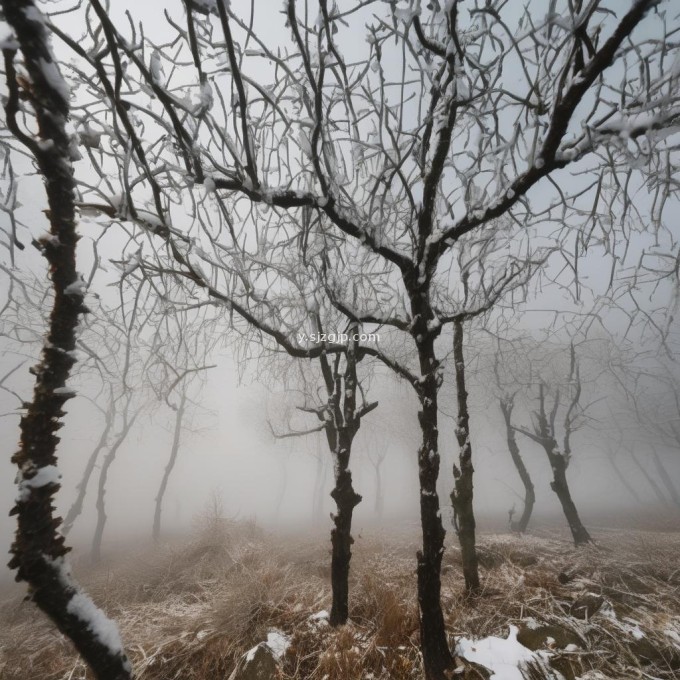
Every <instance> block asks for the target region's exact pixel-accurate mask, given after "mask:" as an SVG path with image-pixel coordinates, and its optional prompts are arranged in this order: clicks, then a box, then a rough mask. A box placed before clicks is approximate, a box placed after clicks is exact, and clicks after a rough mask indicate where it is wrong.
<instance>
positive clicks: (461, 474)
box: [451, 318, 480, 593]
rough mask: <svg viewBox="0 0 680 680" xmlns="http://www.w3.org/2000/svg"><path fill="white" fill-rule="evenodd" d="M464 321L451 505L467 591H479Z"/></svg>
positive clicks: (458, 328)
mask: <svg viewBox="0 0 680 680" xmlns="http://www.w3.org/2000/svg"><path fill="white" fill-rule="evenodd" d="M463 339H464V333H463V320H462V318H458V319H456V320H455V321H454V323H453V361H454V366H455V374H456V397H457V401H458V422H457V426H456V439H457V440H458V465H455V464H454V466H453V478H454V487H453V490H452V491H451V505H452V506H453V517H454V524H455V527H456V532H457V533H458V541H459V543H460V550H461V557H462V560H463V576H464V577H465V590H466V591H467V592H468V593H474V592H477V591H478V590H479V588H480V583H479V567H478V564H477V549H476V547H475V542H476V537H475V528H476V526H475V514H474V508H473V498H474V484H473V475H474V467H473V465H472V443H471V440H470V411H469V409H468V393H467V387H466V384H465V354H464V351H463Z"/></svg>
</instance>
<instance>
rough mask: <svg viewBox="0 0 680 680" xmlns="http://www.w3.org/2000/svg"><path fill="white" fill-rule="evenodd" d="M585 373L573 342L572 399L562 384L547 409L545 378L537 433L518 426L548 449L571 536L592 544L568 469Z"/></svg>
mask: <svg viewBox="0 0 680 680" xmlns="http://www.w3.org/2000/svg"><path fill="white" fill-rule="evenodd" d="M581 390H582V385H581V375H580V371H579V365H578V361H577V358H576V349H575V347H574V343H573V342H572V343H571V344H570V345H569V376H568V379H567V395H568V401H567V402H565V404H563V403H562V396H563V393H562V392H561V390H560V387H559V386H556V387H555V388H554V390H553V403H552V406H551V407H550V412H548V410H547V404H546V402H547V396H548V395H547V394H546V392H547V389H546V385H545V383H544V382H543V381H541V382H539V384H538V410H537V411H534V414H533V416H534V427H533V432H532V431H529V430H528V429H526V428H522V427H516V428H515V429H516V430H517V431H518V432H521V433H522V434H524V435H526V436H527V437H529V438H530V439H533V440H534V441H535V442H537V443H538V444H540V445H541V446H542V447H543V450H544V451H545V454H546V456H547V457H548V461H549V462H550V467H551V469H552V474H553V479H552V482H550V488H551V489H552V490H553V491H554V492H555V494H556V495H557V498H558V499H559V501H560V504H561V506H562V511H563V512H564V516H565V517H566V519H567V523H568V524H569V529H570V530H571V535H572V537H573V539H574V543H575V544H576V545H583V544H584V543H589V542H590V541H591V540H592V539H591V538H590V534H589V533H588V530H587V529H586V528H585V526H583V523H582V522H581V518H580V517H579V514H578V511H577V509H576V505H575V504H574V501H573V499H572V497H571V491H570V490H569V483H568V481H567V468H568V467H569V462H570V460H571V437H572V435H573V433H574V430H575V429H576V427H577V419H578V418H579V417H580V416H581V415H582V410H581V405H580V400H581ZM560 406H563V407H565V406H566V407H565V408H564V410H565V414H564V420H563V429H564V436H563V444H562V449H561V450H560V447H559V445H558V443H557V439H556V437H557V430H556V421H557V415H558V411H559V408H560Z"/></svg>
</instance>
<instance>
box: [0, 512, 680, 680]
mask: <svg viewBox="0 0 680 680" xmlns="http://www.w3.org/2000/svg"><path fill="white" fill-rule="evenodd" d="M593 533H594V536H595V538H596V540H597V543H596V544H595V545H592V546H588V547H586V548H581V549H578V550H577V549H575V548H574V547H573V546H572V545H571V544H570V542H569V540H568V537H567V535H566V534H564V533H562V532H555V531H547V530H545V529H542V530H538V531H536V532H533V533H531V534H529V535H526V536H521V537H520V536H514V535H509V534H482V535H481V536H480V538H479V544H480V562H481V565H482V569H481V571H482V578H483V583H484V587H483V592H482V593H481V594H480V595H479V596H478V597H475V598H466V597H465V596H464V595H463V580H462V574H461V570H460V557H459V553H458V551H457V550H456V549H455V548H454V547H453V542H454V541H455V537H453V536H451V535H449V536H448V537H447V540H448V541H449V543H450V544H451V547H449V548H448V549H447V551H446V554H445V556H444V568H443V572H444V573H443V593H442V595H443V597H442V599H443V605H444V612H445V616H446V623H447V627H448V630H449V632H450V641H451V648H452V649H455V650H456V652H457V663H458V668H459V670H458V672H457V673H456V674H455V675H454V676H453V677H456V678H486V677H489V675H490V673H487V672H484V671H481V670H478V668H479V667H474V665H473V664H470V663H468V661H470V662H475V661H476V662H479V663H488V662H489V658H490V657H492V659H491V661H492V664H491V665H492V668H491V671H492V673H495V675H491V677H492V678H495V680H512V679H514V678H526V680H541V679H543V680H545V679H548V678H553V679H554V680H562V679H564V678H566V680H575V679H576V678H580V679H581V680H605V679H611V680H628V679H629V678H630V679H632V678H640V679H652V680H653V679H663V680H666V679H670V678H678V677H680V532H653V531H640V530H636V531H624V530H621V529H597V530H595V531H594V532H593ZM417 543H418V533H417V531H415V528H412V529H410V530H406V529H404V530H403V531H402V532H397V533H393V532H390V533H387V532H384V531H383V532H382V534H380V533H379V532H368V531H364V532H362V533H360V534H358V535H357V536H356V543H355V546H354V557H353V561H352V584H351V591H350V595H351V623H350V624H349V625H347V626H344V627H341V628H339V629H333V628H331V627H330V626H329V625H328V623H327V620H326V614H325V612H326V611H327V610H328V609H329V608H330V585H329V571H330V570H329V540H328V537H327V536H326V537H325V538H324V537H323V536H310V535H309V534H308V535H307V536H306V537H299V536H298V537H291V536H289V535H287V536H281V535H278V536H272V535H270V534H266V533H265V532H263V531H261V530H260V529H258V528H257V527H255V526H254V525H252V524H248V523H239V524H237V523H231V522H226V521H219V520H216V519H213V520H211V521H209V522H207V525H206V526H204V528H203V530H202V531H201V532H200V533H199V534H196V535H194V537H193V539H192V540H191V541H190V542H189V541H184V542H173V543H171V544H168V545H165V546H164V547H159V548H156V549H154V550H146V551H138V553H137V554H135V555H134V556H130V555H124V556H123V555H121V556H119V557H118V558H117V559H114V560H107V564H106V566H105V567H100V568H97V569H90V570H86V569H85V567H84V564H79V563H78V561H77V560H76V561H75V564H74V567H75V568H74V572H75V573H76V574H78V575H79V576H80V578H81V581H82V583H83V584H84V585H85V586H86V588H87V589H88V591H89V592H90V594H91V595H92V597H93V598H94V600H95V601H96V602H97V604H99V605H100V606H101V607H103V608H104V609H105V610H106V612H107V613H108V614H109V615H110V616H111V617H113V618H115V619H116V620H117V621H118V622H119V624H120V626H121V629H122V633H123V637H124V640H125V642H126V645H127V649H128V651H129V654H130V656H131V658H132V661H133V664H134V667H135V674H136V678H138V680H180V679H181V680H227V678H229V675H230V674H231V672H232V670H233V668H234V667H235V664H236V663H237V662H238V659H239V658H240V657H241V656H242V655H243V654H244V653H245V652H246V651H247V650H249V649H251V648H252V647H253V646H254V645H257V644H258V643H259V642H261V641H263V640H267V638H268V635H271V634H272V633H274V635H275V636H277V637H278V639H279V640H285V641H286V645H285V647H286V648H285V651H283V649H282V650H280V651H282V652H283V653H282V656H281V660H280V664H281V665H280V677H281V678H283V679H286V678H296V679H301V680H354V679H356V680H359V679H363V678H365V679H367V680H369V679H373V680H387V679H388V678H389V679H393V680H402V679H404V680H405V679H406V678H409V679H413V678H421V677H422V669H421V659H420V655H419V651H418V610H417V601H416V594H415V569H414V567H415V552H416V549H417ZM13 592H14V593H15V594H14V595H13V596H12V597H4V596H2V593H1V592H0V600H4V601H2V602H1V603H0V678H2V679H3V680H26V679H27V678H34V679H37V680H48V679H49V680H66V679H68V680H78V679H82V678H86V677H90V676H89V675H87V673H86V671H85V669H84V667H83V665H82V663H81V662H80V661H79V660H78V659H77V657H76V655H75V654H74V652H73V650H72V648H71V646H70V645H69V644H68V642H67V641H66V640H65V639H64V638H63V636H61V635H60V634H59V633H57V632H56V631H55V629H54V628H53V627H52V626H51V625H50V624H49V623H47V622H46V620H45V619H44V617H43V616H42V615H39V614H37V613H36V610H35V608H34V606H33V605H32V604H31V603H30V602H25V601H22V598H21V597H17V596H16V591H13ZM5 595H9V591H7V592H5ZM518 640H519V642H518ZM520 642H521V643H523V644H522V645H520ZM518 649H520V650H523V651H521V652H519V653H518ZM529 649H532V650H535V651H529ZM519 658H523V659H524V661H525V663H526V664H527V666H526V668H525V669H524V670H523V671H522V672H520V671H519V670H518V669H517V667H516V665H514V664H515V662H516V661H517V660H518V659H519ZM465 659H467V661H466V660H465ZM503 663H506V664H507V665H503Z"/></svg>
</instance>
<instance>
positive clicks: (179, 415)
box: [152, 388, 187, 541]
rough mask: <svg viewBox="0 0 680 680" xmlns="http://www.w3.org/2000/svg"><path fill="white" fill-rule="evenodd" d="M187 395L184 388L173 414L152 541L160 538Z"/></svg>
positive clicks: (154, 516) (155, 512) (154, 518)
mask: <svg viewBox="0 0 680 680" xmlns="http://www.w3.org/2000/svg"><path fill="white" fill-rule="evenodd" d="M186 403H187V395H186V388H184V389H183V390H182V393H181V396H180V401H179V406H178V407H177V411H176V412H175V431H174V433H173V436H172V447H171V449H170V457H169V458H168V464H167V465H166V466H165V470H164V471H163V479H162V480H161V485H160V488H159V489H158V494H157V495H156V509H155V511H154V515H153V531H152V536H153V540H154V541H158V540H159V539H160V537H161V513H162V512H163V498H164V497H165V491H166V490H167V488H168V480H169V479H170V475H171V474H172V471H173V469H174V467H175V463H176V462H177V455H178V454H179V445H180V438H181V436H182V424H183V420H184V410H185V408H186Z"/></svg>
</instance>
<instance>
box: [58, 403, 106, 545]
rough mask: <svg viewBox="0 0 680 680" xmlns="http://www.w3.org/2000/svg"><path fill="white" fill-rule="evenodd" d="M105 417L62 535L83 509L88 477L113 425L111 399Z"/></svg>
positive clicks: (71, 525)
mask: <svg viewBox="0 0 680 680" xmlns="http://www.w3.org/2000/svg"><path fill="white" fill-rule="evenodd" d="M105 417H106V422H105V424H104V429H103V430H102V434H101V437H99V441H98V442H97V445H96V446H95V447H94V450H93V451H92V453H91V454H90V457H89V458H88V461H87V465H86V466H85V470H84V472H83V477H82V479H81V480H80V483H79V484H78V495H77V496H76V499H75V500H74V501H73V504H72V505H71V507H70V508H69V511H68V513H66V519H65V520H64V526H63V527H62V530H61V532H62V534H64V536H66V535H67V534H68V532H69V531H71V529H72V528H73V523H74V522H75V521H76V519H78V517H79V516H80V514H81V513H82V511H83V503H84V502H85V495H86V494H87V487H88V485H89V483H90V478H91V477H92V473H93V472H94V466H95V465H96V463H97V460H98V458H99V454H100V453H101V452H102V450H103V449H104V448H105V447H106V442H107V440H108V437H109V433H110V432H111V427H112V426H113V421H114V419H115V409H114V404H113V399H112V400H111V403H110V406H109V409H108V411H107V412H106V416H105Z"/></svg>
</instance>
